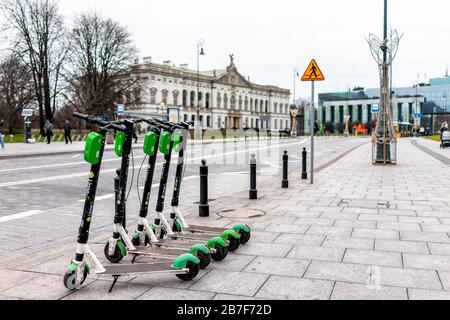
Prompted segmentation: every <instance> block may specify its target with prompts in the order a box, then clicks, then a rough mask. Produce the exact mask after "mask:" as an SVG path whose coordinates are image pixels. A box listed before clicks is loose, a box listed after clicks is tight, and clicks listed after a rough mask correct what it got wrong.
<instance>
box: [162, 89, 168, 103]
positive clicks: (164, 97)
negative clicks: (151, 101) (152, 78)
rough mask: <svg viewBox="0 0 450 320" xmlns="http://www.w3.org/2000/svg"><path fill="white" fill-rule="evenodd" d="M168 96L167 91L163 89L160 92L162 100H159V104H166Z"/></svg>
mask: <svg viewBox="0 0 450 320" xmlns="http://www.w3.org/2000/svg"><path fill="white" fill-rule="evenodd" d="M168 95H169V91H168V90H166V89H164V90H163V91H162V99H161V102H162V103H164V104H167V96H168Z"/></svg>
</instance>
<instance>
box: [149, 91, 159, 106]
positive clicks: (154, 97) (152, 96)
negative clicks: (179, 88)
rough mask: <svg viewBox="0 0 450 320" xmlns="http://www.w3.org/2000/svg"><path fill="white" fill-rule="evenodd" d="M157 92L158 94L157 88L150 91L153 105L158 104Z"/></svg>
mask: <svg viewBox="0 0 450 320" xmlns="http://www.w3.org/2000/svg"><path fill="white" fill-rule="evenodd" d="M157 92H158V90H156V88H151V89H150V103H151V104H156V93H157Z"/></svg>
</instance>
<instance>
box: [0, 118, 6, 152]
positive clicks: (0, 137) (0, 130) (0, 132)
mask: <svg viewBox="0 0 450 320" xmlns="http://www.w3.org/2000/svg"><path fill="white" fill-rule="evenodd" d="M4 126H5V124H4V122H3V120H2V121H0V146H1V147H2V150H5V149H6V148H5V142H4V136H3V128H4Z"/></svg>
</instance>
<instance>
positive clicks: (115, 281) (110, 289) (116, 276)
mask: <svg viewBox="0 0 450 320" xmlns="http://www.w3.org/2000/svg"><path fill="white" fill-rule="evenodd" d="M119 277H120V275H119V276H118V275H115V276H113V278H114V281H113V283H112V285H111V287H110V288H109V291H108V293H111V292H112V291H113V288H114V286H115V285H116V283H117V280H119Z"/></svg>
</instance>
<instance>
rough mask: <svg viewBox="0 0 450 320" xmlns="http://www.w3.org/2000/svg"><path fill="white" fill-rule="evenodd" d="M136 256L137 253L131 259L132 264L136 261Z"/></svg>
mask: <svg viewBox="0 0 450 320" xmlns="http://www.w3.org/2000/svg"><path fill="white" fill-rule="evenodd" d="M136 257H137V255H134V256H133V260H132V261H131V264H134V262H135V261H136Z"/></svg>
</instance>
